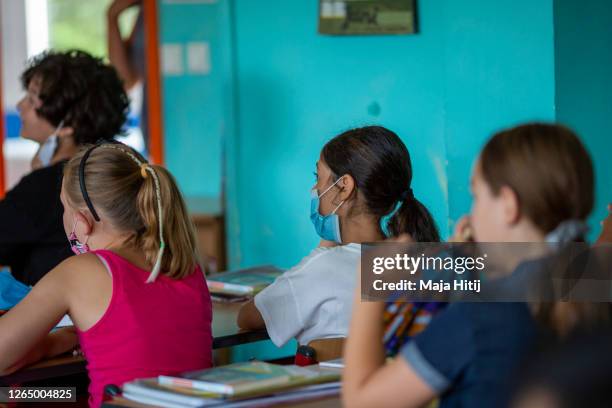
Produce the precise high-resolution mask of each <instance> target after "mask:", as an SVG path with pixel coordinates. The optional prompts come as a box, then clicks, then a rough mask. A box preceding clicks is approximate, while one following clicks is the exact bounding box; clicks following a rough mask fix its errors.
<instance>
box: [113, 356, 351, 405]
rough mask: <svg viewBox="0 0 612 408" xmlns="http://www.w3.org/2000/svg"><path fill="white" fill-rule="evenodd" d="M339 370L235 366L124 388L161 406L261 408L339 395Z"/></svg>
mask: <svg viewBox="0 0 612 408" xmlns="http://www.w3.org/2000/svg"><path fill="white" fill-rule="evenodd" d="M339 379H340V370H338V369H333V368H324V367H319V366H310V367H298V366H294V365H289V366H281V365H277V364H269V363H264V362H259V361H251V362H246V363H236V364H231V365H227V366H222V367H216V368H211V369H207V370H201V371H194V372H190V373H184V374H182V375H180V376H163V375H162V376H159V377H158V378H148V379H142V380H135V381H131V382H128V383H126V384H124V385H123V397H124V398H126V399H129V400H132V401H136V402H140V403H144V404H152V405H156V406H160V407H168V408H174V407H214V406H221V405H223V406H224V407H234V408H238V407H256V406H263V405H270V404H272V403H280V402H295V401H305V400H309V399H313V398H321V397H325V396H332V395H337V394H338V393H339V390H340V382H339Z"/></svg>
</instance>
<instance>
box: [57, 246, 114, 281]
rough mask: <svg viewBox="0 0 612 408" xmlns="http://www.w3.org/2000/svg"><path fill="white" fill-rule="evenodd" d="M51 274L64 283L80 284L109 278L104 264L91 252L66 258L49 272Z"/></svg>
mask: <svg viewBox="0 0 612 408" xmlns="http://www.w3.org/2000/svg"><path fill="white" fill-rule="evenodd" d="M51 274H53V275H54V278H55V279H60V280H61V281H62V282H63V283H64V284H66V285H82V284H85V283H88V282H96V281H99V280H100V279H105V278H109V274H108V272H107V270H106V266H105V265H104V264H103V263H102V261H101V260H100V258H98V256H97V255H96V254H93V253H87V254H81V255H77V256H71V257H69V258H66V259H65V260H64V261H62V263H60V264H59V265H58V266H56V267H55V268H54V269H53V270H52V271H51V272H50V273H49V275H51Z"/></svg>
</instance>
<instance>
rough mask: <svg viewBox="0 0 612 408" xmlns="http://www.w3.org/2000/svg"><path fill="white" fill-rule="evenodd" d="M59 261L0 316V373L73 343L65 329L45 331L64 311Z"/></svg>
mask: <svg viewBox="0 0 612 408" xmlns="http://www.w3.org/2000/svg"><path fill="white" fill-rule="evenodd" d="M62 265H63V264H60V265H59V266H58V267H57V268H55V269H54V270H52V271H51V272H49V273H48V274H47V275H46V276H45V277H44V278H43V279H41V280H40V282H38V283H37V284H36V285H35V286H34V288H32V291H31V292H30V293H29V294H28V295H27V296H26V297H25V298H24V299H23V300H22V301H21V302H19V304H17V306H15V307H14V308H13V309H11V310H10V311H9V312H7V313H6V314H5V315H3V316H2V317H1V318H0V373H6V372H8V371H9V370H12V371H14V370H16V369H18V368H20V367H22V366H23V365H25V364H29V363H32V362H34V361H36V360H38V359H41V358H44V357H47V356H51V355H53V354H59V353H61V352H64V351H68V350H70V349H71V348H72V347H74V345H75V344H76V337H74V336H71V335H68V334H66V333H67V331H64V332H61V333H60V334H53V335H49V332H50V330H51V329H52V328H53V327H54V326H55V325H56V324H57V322H58V321H59V320H60V319H61V318H62V316H64V315H65V314H66V313H67V312H68V302H67V297H66V293H65V291H66V286H67V285H66V278H67V276H66V272H65V270H64V268H62ZM67 340H68V341H67ZM67 343H69V344H67ZM37 346H40V348H38V347H37ZM51 353H53V354H51Z"/></svg>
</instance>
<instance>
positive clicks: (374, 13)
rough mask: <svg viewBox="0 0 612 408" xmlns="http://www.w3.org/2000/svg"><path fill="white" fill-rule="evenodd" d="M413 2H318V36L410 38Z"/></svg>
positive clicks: (414, 22) (414, 24)
mask: <svg viewBox="0 0 612 408" xmlns="http://www.w3.org/2000/svg"><path fill="white" fill-rule="evenodd" d="M416 32H417V12H416V0H319V33H321V34H332V35H367V34H414V33H416Z"/></svg>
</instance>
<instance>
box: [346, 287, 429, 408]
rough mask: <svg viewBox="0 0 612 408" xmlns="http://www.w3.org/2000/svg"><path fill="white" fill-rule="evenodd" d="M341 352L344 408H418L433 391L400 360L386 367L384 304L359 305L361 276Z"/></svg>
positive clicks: (364, 303) (361, 303)
mask: <svg viewBox="0 0 612 408" xmlns="http://www.w3.org/2000/svg"><path fill="white" fill-rule="evenodd" d="M357 282H358V284H357V288H356V292H355V298H354V302H353V313H352V314H353V318H352V319H351V325H350V329H349V335H348V338H347V341H346V345H345V349H344V362H345V368H344V373H343V377H342V400H343V402H344V405H345V406H347V407H372V406H384V407H413V406H414V407H417V406H422V405H423V404H425V403H426V402H428V401H430V400H432V399H433V398H435V393H434V391H433V390H432V389H431V388H430V386H429V385H427V384H426V383H425V382H424V381H423V380H422V379H421V378H420V377H419V376H418V375H417V374H416V372H415V371H414V370H413V369H412V368H411V367H410V365H409V364H408V363H407V362H406V361H405V360H404V359H403V358H401V357H399V358H396V359H395V360H393V361H392V362H390V363H388V364H385V350H384V345H383V342H382V337H383V323H382V322H383V320H382V313H383V310H384V302H361V285H360V283H359V282H361V278H360V276H358V278H357Z"/></svg>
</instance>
